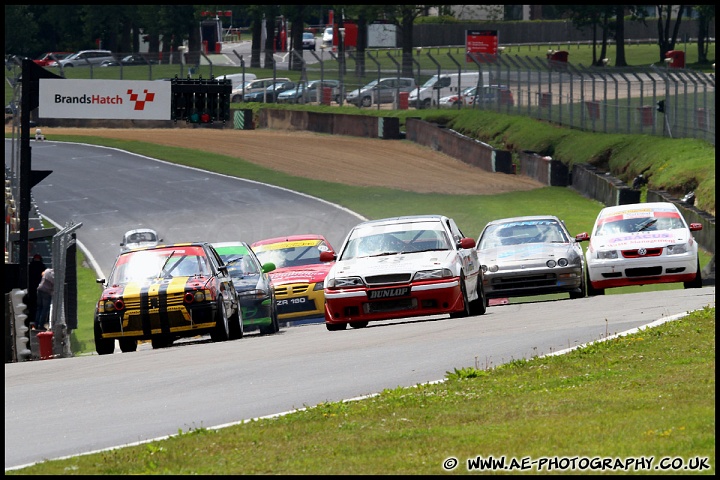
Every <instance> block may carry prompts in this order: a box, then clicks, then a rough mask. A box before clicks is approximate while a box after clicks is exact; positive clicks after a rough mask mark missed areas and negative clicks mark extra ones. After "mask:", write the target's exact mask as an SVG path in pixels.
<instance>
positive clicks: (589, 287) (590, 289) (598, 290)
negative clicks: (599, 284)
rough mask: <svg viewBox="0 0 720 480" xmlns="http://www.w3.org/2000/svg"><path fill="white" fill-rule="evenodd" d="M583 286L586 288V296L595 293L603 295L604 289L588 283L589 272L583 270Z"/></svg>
mask: <svg viewBox="0 0 720 480" xmlns="http://www.w3.org/2000/svg"><path fill="white" fill-rule="evenodd" d="M585 288H587V296H588V297H594V296H596V295H605V289H602V288H594V287H593V286H592V283H590V272H589V271H588V270H585Z"/></svg>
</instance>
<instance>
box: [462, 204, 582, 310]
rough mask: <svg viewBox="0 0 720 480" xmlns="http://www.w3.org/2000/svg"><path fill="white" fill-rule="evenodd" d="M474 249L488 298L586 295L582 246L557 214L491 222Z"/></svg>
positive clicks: (573, 296)
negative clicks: (554, 294) (551, 294)
mask: <svg viewBox="0 0 720 480" xmlns="http://www.w3.org/2000/svg"><path fill="white" fill-rule="evenodd" d="M476 248H477V251H478V258H479V260H480V264H481V265H482V270H483V282H484V287H485V295H486V296H487V297H488V298H490V299H496V298H497V299H504V298H510V297H524V296H531V295H544V294H549V293H568V294H569V295H570V298H582V297H584V296H585V259H584V258H583V251H582V247H581V246H580V243H579V242H578V241H576V240H575V237H573V236H572V235H570V233H569V232H568V230H567V228H566V227H565V224H564V223H563V222H562V220H560V219H559V218H558V217H556V216H554V215H536V216H524V217H512V218H501V219H498V220H493V221H492V222H489V223H488V224H487V225H486V226H485V228H484V229H483V231H482V232H481V233H480V237H479V238H478V241H477V247H476Z"/></svg>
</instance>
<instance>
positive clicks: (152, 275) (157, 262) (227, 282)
mask: <svg viewBox="0 0 720 480" xmlns="http://www.w3.org/2000/svg"><path fill="white" fill-rule="evenodd" d="M98 283H101V284H102V285H103V292H102V295H101V296H100V299H99V300H98V302H97V306H96V309H95V319H94V329H95V350H96V351H97V353H98V354H99V355H107V354H111V353H113V352H114V351H115V340H118V342H119V344H120V350H121V351H123V352H132V351H135V350H136V349H137V342H138V340H150V341H151V342H152V346H153V348H161V347H167V346H169V345H171V344H172V343H173V341H175V340H176V339H178V338H181V337H194V336H197V335H206V334H209V335H210V337H211V338H212V340H213V341H215V342H221V341H225V340H228V339H230V340H233V339H237V338H241V337H242V336H243V325H242V319H241V313H240V308H239V305H238V297H237V292H236V291H235V288H234V286H233V282H232V278H231V277H230V275H229V274H228V270H227V266H226V265H225V264H224V263H223V261H222V259H221V258H220V256H219V255H218V253H217V252H216V251H215V249H214V248H213V247H212V245H211V244H209V243H182V244H174V245H161V246H155V247H145V248H139V249H134V250H130V251H127V252H123V253H121V254H120V255H119V256H118V257H117V259H116V261H115V265H114V266H113V269H112V271H111V273H110V276H109V277H108V279H107V281H106V280H105V279H98Z"/></svg>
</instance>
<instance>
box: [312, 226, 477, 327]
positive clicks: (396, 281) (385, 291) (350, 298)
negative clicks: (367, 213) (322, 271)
mask: <svg viewBox="0 0 720 480" xmlns="http://www.w3.org/2000/svg"><path fill="white" fill-rule="evenodd" d="M320 259H321V260H323V261H334V260H335V264H334V265H333V267H332V268H331V269H330V272H329V273H328V275H327V277H326V278H325V326H326V327H327V329H328V330H330V331H333V330H344V329H345V328H346V327H347V326H348V325H350V326H351V327H354V328H363V327H366V326H367V325H368V322H370V321H374V320H388V319H393V318H403V317H415V316H420V315H438V314H450V316H451V317H465V316H469V315H483V314H484V313H485V311H486V308H487V298H486V297H485V293H484V291H483V280H482V270H481V268H480V262H479V260H478V255H477V250H476V249H475V240H474V239H473V238H469V237H466V236H465V235H464V234H463V233H462V232H461V231H460V229H459V228H458V226H457V224H456V223H455V221H454V220H453V219H451V218H448V217H445V216H442V215H416V216H406V217H394V218H386V219H382V220H371V221H367V222H363V223H360V224H359V225H357V226H355V227H353V229H352V230H351V231H350V233H349V234H348V235H347V237H346V238H345V241H344V242H343V246H342V248H341V249H340V253H339V254H338V255H337V256H336V255H335V254H334V253H333V252H323V253H321V254H320Z"/></svg>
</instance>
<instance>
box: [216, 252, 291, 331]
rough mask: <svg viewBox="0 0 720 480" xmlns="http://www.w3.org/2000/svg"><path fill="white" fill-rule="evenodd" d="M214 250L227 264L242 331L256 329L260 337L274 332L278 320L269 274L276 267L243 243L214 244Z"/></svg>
mask: <svg viewBox="0 0 720 480" xmlns="http://www.w3.org/2000/svg"><path fill="white" fill-rule="evenodd" d="M212 246H213V247H215V250H216V251H217V252H218V255H220V258H222V260H223V262H224V263H225V265H227V268H228V272H229V273H230V276H231V277H232V280H233V285H234V286H235V291H236V292H237V294H238V301H239V302H240V310H241V312H242V321H243V329H244V331H246V332H247V331H250V330H253V329H259V330H260V333H261V334H263V335H266V334H270V333H277V332H278V331H279V330H280V323H279V321H278V313H277V304H276V302H275V291H274V289H273V285H272V282H271V281H270V275H268V274H269V273H270V272H272V271H273V270H275V264H273V263H271V262H267V263H264V264H261V263H260V260H259V259H258V258H257V256H256V255H255V252H253V251H252V249H251V248H250V245H248V244H247V243H246V242H220V243H213V244H212Z"/></svg>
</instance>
